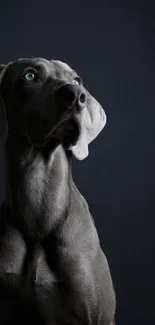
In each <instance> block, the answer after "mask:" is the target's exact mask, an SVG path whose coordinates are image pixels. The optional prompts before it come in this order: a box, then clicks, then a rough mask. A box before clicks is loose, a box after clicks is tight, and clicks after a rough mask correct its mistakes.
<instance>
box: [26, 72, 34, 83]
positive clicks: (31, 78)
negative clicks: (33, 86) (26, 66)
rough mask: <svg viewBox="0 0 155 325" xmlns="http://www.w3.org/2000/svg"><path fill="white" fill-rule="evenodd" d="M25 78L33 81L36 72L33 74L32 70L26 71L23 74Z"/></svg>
mask: <svg viewBox="0 0 155 325" xmlns="http://www.w3.org/2000/svg"><path fill="white" fill-rule="evenodd" d="M25 79H26V80H28V81H33V80H34V79H36V74H35V72H33V71H28V72H27V73H26V74H25Z"/></svg>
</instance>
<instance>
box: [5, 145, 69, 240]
mask: <svg viewBox="0 0 155 325" xmlns="http://www.w3.org/2000/svg"><path fill="white" fill-rule="evenodd" d="M22 143H23V142H22ZM12 148H13V146H12V144H11V145H10V144H9V143H8V145H7V146H6V150H5V155H4V158H5V166H6V181H5V185H6V191H5V203H6V205H7V206H9V208H10V209H11V211H12V213H15V211H18V213H17V214H18V218H19V220H18V221H19V222H20V219H21V220H24V222H23V224H22V223H21V225H22V227H23V229H26V227H29V228H33V226H34V230H33V232H36V233H37V231H38V236H39V235H40V234H39V232H41V231H42V230H44V231H45V232H46V231H48V230H49V229H51V227H52V226H54V225H55V223H56V222H57V221H60V220H61V219H62V218H63V217H64V214H65V211H66V209H67V204H68V195H69V183H70V182H69V178H71V163H70V162H71V159H70V154H69V152H68V153H67V152H66V151H65V150H64V149H63V148H62V146H61V145H58V146H55V147H54V146H53V148H52V151H51V152H50V150H49V148H46V150H45V148H35V147H34V146H31V145H27V146H25V148H24V146H22V147H21V146H20V143H17V145H16V146H14V148H13V151H12ZM47 150H49V153H47ZM49 210H50V215H52V218H51V220H49V218H48V217H47V216H48V215H49ZM25 211H26V213H25ZM23 214H25V215H23ZM46 217H47V218H46ZM39 227H40V230H39Z"/></svg>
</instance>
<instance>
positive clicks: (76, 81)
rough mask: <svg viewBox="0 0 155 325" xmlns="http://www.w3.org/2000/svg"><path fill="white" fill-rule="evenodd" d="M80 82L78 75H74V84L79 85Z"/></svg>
mask: <svg viewBox="0 0 155 325" xmlns="http://www.w3.org/2000/svg"><path fill="white" fill-rule="evenodd" d="M81 83H82V80H81V78H80V77H75V78H74V79H73V84H75V85H81Z"/></svg>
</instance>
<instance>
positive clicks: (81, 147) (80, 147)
mask: <svg viewBox="0 0 155 325" xmlns="http://www.w3.org/2000/svg"><path fill="white" fill-rule="evenodd" d="M86 93H87V104H86V107H85V108H84V109H83V111H82V112H81V114H80V116H79V123H80V126H81V132H80V137H79V139H78V141H77V143H76V145H75V146H73V147H72V148H71V150H72V152H73V155H74V156H75V157H76V158H77V159H78V160H83V159H85V158H86V157H87V156H88V154H89V150H88V145H89V143H90V142H92V141H93V140H94V139H95V138H96V137H97V136H98V134H99V133H100V132H101V130H102V129H103V128H104V126H105V124H106V114H105V112H104V110H103V108H102V106H101V105H100V104H99V103H98V101H97V100H96V99H95V98H94V97H93V96H91V94H90V93H89V92H88V91H87V92H86Z"/></svg>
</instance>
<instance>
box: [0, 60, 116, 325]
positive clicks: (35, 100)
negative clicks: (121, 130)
mask: <svg viewBox="0 0 155 325" xmlns="http://www.w3.org/2000/svg"><path fill="white" fill-rule="evenodd" d="M36 63H37V65H38V63H40V66H41V65H42V69H43V70H42V71H43V72H44V78H43V77H42V76H43V72H42V74H41V77H42V78H43V79H44V80H43V79H42V80H41V81H42V83H41V82H40V79H41V77H40V79H39V78H38V79H39V81H38V79H37V81H36V80H35V82H34V80H26V81H25V80H23V79H20V81H19V70H20V69H21V71H23V69H24V68H25V66H26V67H27V66H28V67H29V70H26V72H25V74H26V78H27V77H28V76H29V77H30V73H31V77H32V75H34V73H33V70H32V66H33V68H34V65H36ZM52 69H53V70H52ZM15 70H18V76H15ZM24 71H25V70H24ZM27 71H28V72H27ZM9 72H10V73H11V79H10V75H8V74H9ZM28 73H29V75H28ZM37 73H38V71H37ZM25 74H24V75H23V74H22V78H23V76H24V78H25ZM13 78H14V80H13ZM72 80H76V81H77V75H76V73H75V72H74V71H73V70H71V69H70V68H69V67H68V66H67V65H65V64H63V63H61V62H59V61H51V62H49V61H46V60H43V59H32V60H24V59H23V60H18V61H17V62H15V63H13V64H10V65H9V66H8V67H4V69H3V71H2V80H1V101H2V104H1V106H3V107H2V108H1V115H2V119H3V122H4V123H3V125H2V127H1V129H2V130H3V132H2V131H1V134H4V136H3V137H2V136H1V138H2V139H3V141H2V142H3V143H2V145H3V146H5V152H6V161H7V188H6V202H5V204H4V206H3V208H2V210H1V221H0V222H1V229H0V272H1V274H2V275H1V281H0V288H1V299H2V298H4V297H5V295H6V292H8V296H7V298H8V297H10V293H11V297H12V292H15V295H16V299H15V300H17V302H18V301H20V303H19V305H20V304H22V301H23V305H22V307H21V310H22V308H24V309H23V310H24V311H23V313H25V314H26V315H27V316H26V317H29V319H31V320H32V319H33V321H36V322H38V323H40V324H44V323H45V324H65V323H66V324H104V325H113V324H114V314H115V294H114V290H113V284H112V280H111V276H110V271H109V267H108V263H107V259H106V257H105V255H104V254H103V252H102V250H101V248H100V243H99V239H98V235H97V232H96V228H95V226H94V222H93V220H92V217H91V214H90V212H89V208H88V205H87V203H86V201H85V199H84V198H83V196H82V195H81V194H80V193H79V191H78V189H77V188H76V186H75V184H74V182H73V180H72V174H71V158H72V153H73V154H74V156H75V157H76V158H77V159H80V160H81V159H84V158H85V157H86V156H87V155H88V143H90V142H91V141H92V140H93V139H94V138H95V137H96V136H97V134H98V133H99V132H100V131H101V129H102V127H103V126H104V124H105V121H104V122H103V121H102V119H104V118H105V115H103V113H102V112H101V107H100V105H99V104H98V103H97V101H95V99H94V98H93V97H92V96H91V95H90V94H89V93H88V92H87V91H86V90H85V89H84V87H83V85H82V84H81V83H80V81H79V79H78V82H77V83H75V85H73V86H72V85H71V84H72ZM10 83H11V84H10ZM79 83H80V84H79ZM11 85H12V89H11V88H9V86H10V87H11ZM24 87H25V88H24ZM17 91H18V93H17ZM8 92H9V94H8ZM94 103H95V105H96V106H95V105H94ZM97 105H98V106H97ZM95 109H96V112H95ZM98 112H99V113H98ZM84 114H86V116H84ZM95 114H96V115H95ZM97 114H99V118H100V121H97V119H96V116H97ZM86 119H87V121H88V120H89V121H88V122H89V124H88V125H87V124H86ZM94 121H95V122H94ZM95 124H96V125H95ZM100 124H102V125H100ZM7 128H8V131H6V129H7ZM89 128H90V130H89ZM93 128H94V129H93ZM86 132H87V133H86ZM5 133H6V135H5ZM6 273H7V274H6ZM8 273H9V274H8ZM13 274H14V275H13ZM6 288H9V290H8V291H7V290H6ZM11 288H12V289H11ZM11 299H12V298H11ZM9 301H11V300H10V298H9ZM11 304H12V302H9V303H6V305H5V306H4V307H3V310H5V308H6V307H7V305H8V306H9V307H8V308H12V307H11ZM14 310H18V303H17V306H15V309H14ZM17 314H18V317H19V318H20V316H19V313H18V311H17V312H16V313H15V315H14V314H11V315H12V316H11V317H12V318H11V320H12V322H13V320H14V321H16V322H17V323H18V317H17ZM5 317H6V314H5V313H4V319H5V321H6V319H7V317H6V318H5ZM2 319H3V317H2ZM25 319H27V318H25ZM20 321H21V318H20V319H19V322H20ZM23 321H25V323H26V320H24V317H22V322H23ZM9 324H10V323H9Z"/></svg>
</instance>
